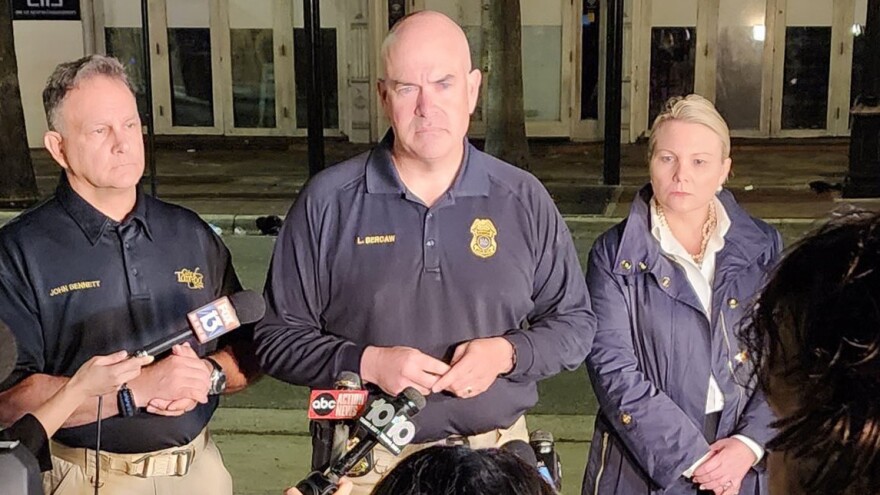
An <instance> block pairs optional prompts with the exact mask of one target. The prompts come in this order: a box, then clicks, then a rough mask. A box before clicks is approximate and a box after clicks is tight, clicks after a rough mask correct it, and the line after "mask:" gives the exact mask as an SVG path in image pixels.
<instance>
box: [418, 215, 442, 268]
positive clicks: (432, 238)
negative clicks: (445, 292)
mask: <svg viewBox="0 0 880 495" xmlns="http://www.w3.org/2000/svg"><path fill="white" fill-rule="evenodd" d="M423 232H424V233H425V234H424V239H423V241H424V242H423V248H422V252H423V253H424V257H423V261H424V263H425V271H428V272H438V271H440V255H439V253H438V252H437V242H438V240H437V237H438V234H439V232H438V229H437V219H436V218H435V215H434V213H433V212H431V211H429V212H427V213H426V214H425V224H424V229H423Z"/></svg>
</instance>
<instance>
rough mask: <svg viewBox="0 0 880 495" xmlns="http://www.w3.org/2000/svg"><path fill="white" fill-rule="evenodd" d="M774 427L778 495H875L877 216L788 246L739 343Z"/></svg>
mask: <svg viewBox="0 0 880 495" xmlns="http://www.w3.org/2000/svg"><path fill="white" fill-rule="evenodd" d="M743 337H744V338H745V340H746V342H747V345H748V347H749V352H750V353H751V354H752V361H753V362H754V363H755V366H756V374H757V377H758V380H759V381H760V383H761V385H762V386H763V387H764V390H765V391H766V394H767V398H768V401H769V403H770V405H771V406H772V407H773V409H774V411H775V412H776V414H777V415H778V417H779V418H780V419H779V421H778V423H777V424H776V426H777V427H778V435H777V436H776V438H775V439H774V440H773V441H772V442H771V443H770V444H769V448H770V449H771V450H775V451H780V452H781V453H783V454H784V464H785V467H784V470H782V471H780V472H774V470H773V469H771V472H770V474H771V477H772V478H784V480H785V483H786V484H788V487H787V489H786V492H785V493H816V494H819V493H821V494H823V495H836V494H853V495H854V494H870V493H880V216H878V215H877V214H873V213H867V212H854V213H848V214H846V215H843V216H841V217H840V218H836V219H834V220H832V221H831V222H829V223H828V224H827V225H825V226H824V227H822V228H821V229H819V230H818V231H817V232H816V233H814V234H813V235H811V236H809V237H807V238H805V239H803V240H802V241H800V242H799V243H798V244H796V245H795V246H794V248H793V249H792V250H791V252H790V253H788V255H787V256H785V258H784V259H783V261H782V262H781V263H780V265H779V266H778V268H777V270H776V272H775V274H774V275H773V278H772V279H771V280H770V281H769V283H768V284H767V287H766V289H765V290H764V292H763V293H762V295H761V296H760V298H759V300H758V301H757V304H756V306H755V308H754V309H753V319H752V321H751V323H750V324H749V326H748V327H746V328H745V329H744V336H743Z"/></svg>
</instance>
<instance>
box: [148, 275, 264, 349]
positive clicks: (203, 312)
mask: <svg viewBox="0 0 880 495" xmlns="http://www.w3.org/2000/svg"><path fill="white" fill-rule="evenodd" d="M264 314H266V301H264V300H263V296H261V295H259V294H257V293H256V292H254V291H252V290H244V291H241V292H236V293H235V294H232V295H230V296H228V297H227V296H224V297H221V298H220V299H217V300H215V301H211V302H209V303H208V304H206V305H204V306H202V307H201V308H198V309H196V310H194V311H190V312H189V313H187V314H186V318H187V320H188V322H189V325H188V326H187V328H186V329H185V330H181V331H179V332H178V333H177V334H175V335H173V336H171V337H164V338H162V339H160V340H157V341H156V342H153V343H152V344H150V345H148V346H147V347H145V348H143V349H141V350H139V351H137V352H135V353H133V355H134V356H137V357H143V356H157V355H159V354H162V353H163V352H165V351H167V350H169V349H171V348H172V347H174V346H175V345H177V344H182V343H184V342H186V341H187V340H189V339H190V338H192V337H195V338H196V340H198V342H199V343H200V344H205V343H207V342H210V341H212V340H214V339H216V338H217V337H220V336H221V335H224V334H226V333H229V332H231V331H233V330H235V329H236V328H238V327H240V326H241V325H243V324H245V325H246V324H249V323H255V322H257V321H259V320H260V319H261V318H263V315H264Z"/></svg>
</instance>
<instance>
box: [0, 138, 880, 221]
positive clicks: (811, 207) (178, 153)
mask: <svg viewBox="0 0 880 495" xmlns="http://www.w3.org/2000/svg"><path fill="white" fill-rule="evenodd" d="M291 143H292V144H290V145H289V146H288V147H287V149H277V146H276V149H268V148H267V147H265V146H264V147H262V148H257V147H256V146H251V147H245V146H246V143H245V142H243V141H242V142H236V143H235V144H236V145H237V146H238V148H235V149H233V148H232V147H231V145H229V146H228V148H229V149H218V148H217V147H216V146H215V147H207V146H204V147H202V148H200V147H198V146H199V145H198V144H195V145H193V146H195V147H194V148H190V149H160V150H157V152H156V163H157V167H156V168H157V174H156V177H157V182H158V195H159V197H160V198H162V199H165V200H167V201H170V202H173V203H178V204H181V205H184V206H186V207H188V208H191V209H193V210H195V211H196V212H198V213H200V214H201V215H202V216H203V217H204V218H206V219H207V220H208V221H211V222H212V223H222V224H224V225H228V226H230V227H231V226H233V225H238V226H242V227H244V228H245V229H246V230H253V229H254V226H253V219H254V218H256V217H257V216H260V215H269V214H275V215H283V214H284V213H285V212H286V211H287V209H288V208H289V207H290V204H291V203H292V202H293V200H294V199H295V197H296V194H297V193H298V192H299V190H300V189H301V188H302V185H303V184H304V183H305V181H306V180H307V179H308V157H307V145H306V141H305V139H295V140H292V142H291ZM178 144H180V143H178ZM215 144H216V143H215ZM475 144H476V145H477V146H478V147H479V146H481V143H479V142H477V143H475ZM369 148H370V145H365V144H354V143H349V142H347V141H345V140H343V139H330V138H328V139H327V140H326V141H325V149H326V162H327V163H328V164H333V163H337V162H339V161H342V160H344V159H346V158H348V157H351V156H355V155H357V154H359V153H362V152H364V151H366V150H368V149H369ZM530 148H531V155H532V162H531V171H532V173H533V174H535V175H536V176H537V177H538V178H539V179H540V180H541V181H542V182H543V183H544V184H545V186H546V187H547V189H548V190H549V191H550V193H551V195H552V196H553V197H554V199H555V200H556V201H557V205H558V206H559V208H560V211H562V213H563V214H564V215H567V216H582V215H587V216H591V217H604V218H606V219H608V218H622V217H624V216H625V215H626V213H627V212H628V210H629V204H630V202H631V200H632V198H633V196H634V195H635V193H636V191H638V189H639V188H640V187H641V186H642V185H643V184H644V183H645V182H647V180H648V170H647V166H646V159H645V157H646V155H647V145H646V144H645V143H639V144H628V145H623V146H622V150H621V151H622V153H621V154H622V160H621V161H622V164H621V185H620V186H617V187H607V186H603V185H601V171H602V144H601V143H573V142H570V141H562V140H533V141H531V142H530ZM847 151H848V141H847V140H840V139H814V140H786V141H767V140H745V141H737V140H735V141H734V145H733V150H732V153H731V156H732V158H733V176H732V177H731V179H730V181H729V183H728V186H727V187H728V188H729V189H730V190H731V191H733V193H734V194H735V195H736V197H737V199H738V200H739V201H740V203H741V204H743V205H744V207H745V208H746V209H747V210H749V211H750V212H751V213H752V214H753V215H756V216H758V217H762V218H801V219H816V218H823V217H825V216H826V215H827V213H828V212H829V211H831V210H833V209H835V208H837V207H840V206H841V204H842V203H854V204H858V205H860V206H863V207H867V208H878V209H880V199H871V200H859V201H842V200H841V199H840V193H839V192H836V191H828V192H823V193H816V192H814V191H812V190H811V189H810V187H809V183H810V182H812V181H825V182H828V183H832V184H833V183H839V182H842V181H843V177H844V174H845V173H846V169H847V164H848V158H847ZM32 156H33V159H34V168H35V170H36V173H37V181H38V187H39V189H40V193H41V195H43V196H47V195H49V194H51V193H52V191H53V190H54V188H55V185H56V184H57V181H58V176H59V173H60V172H59V171H60V169H59V168H58V167H57V165H55V163H54V161H53V160H52V159H51V157H50V156H49V155H48V153H47V152H46V151H45V150H34V151H33V152H32ZM328 166H329V165H328ZM144 184H145V190H147V191H149V184H150V181H149V177H145V179H144ZM8 216H9V213H7V214H6V217H7V218H8ZM0 218H2V217H0ZM236 220H238V221H236Z"/></svg>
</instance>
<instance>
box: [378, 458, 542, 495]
mask: <svg viewBox="0 0 880 495" xmlns="http://www.w3.org/2000/svg"><path fill="white" fill-rule="evenodd" d="M372 493H373V495H429V494H430V495H453V494H454V495H552V494H553V493H554V492H553V489H552V488H550V486H549V485H548V484H547V483H545V482H544V479H543V478H541V475H540V474H539V473H538V470H537V469H535V467H534V466H530V465H529V464H528V463H526V462H525V461H524V460H522V459H520V458H519V457H517V456H516V454H514V453H512V452H508V451H505V450H501V449H479V450H474V449H471V448H469V447H463V446H458V447H441V446H437V447H430V448H427V449H425V450H421V451H419V452H416V453H415V454H413V455H411V456H409V457H407V458H406V459H404V460H403V461H401V463H400V464H398V465H397V466H396V467H395V468H394V469H393V470H392V471H391V472H390V473H388V475H387V476H385V478H383V479H382V481H380V482H379V484H378V485H376V488H375V489H373V492H372Z"/></svg>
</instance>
